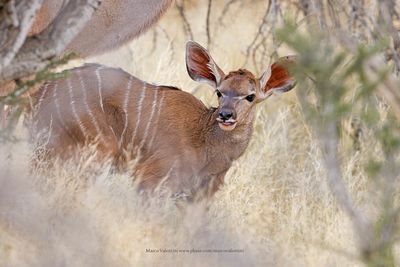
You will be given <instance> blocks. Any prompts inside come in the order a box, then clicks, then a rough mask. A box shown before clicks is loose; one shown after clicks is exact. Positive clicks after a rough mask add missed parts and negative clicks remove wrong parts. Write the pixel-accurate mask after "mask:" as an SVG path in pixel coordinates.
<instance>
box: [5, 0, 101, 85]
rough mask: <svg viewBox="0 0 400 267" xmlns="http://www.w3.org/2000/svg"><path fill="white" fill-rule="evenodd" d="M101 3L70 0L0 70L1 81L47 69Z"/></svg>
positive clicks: (87, 0)
mask: <svg viewBox="0 0 400 267" xmlns="http://www.w3.org/2000/svg"><path fill="white" fill-rule="evenodd" d="M101 2H102V0H76V1H69V2H68V4H67V5H66V6H65V8H64V9H63V10H62V12H61V13H60V15H59V16H57V18H56V20H55V21H53V23H52V24H51V25H50V26H49V27H47V28H46V29H45V30H44V31H43V32H42V33H40V34H38V35H35V36H32V37H29V38H27V39H26V42H25V44H24V45H23V46H22V47H21V49H20V51H19V52H18V55H17V56H16V57H15V58H14V60H13V62H12V64H10V66H8V67H6V68H5V69H4V70H2V72H1V73H0V84H1V83H4V82H6V81H9V80H13V79H16V78H20V77H23V76H26V75H30V74H33V73H35V72H37V71H39V70H42V69H43V68H45V66H46V65H48V64H49V63H50V62H51V60H52V59H54V58H55V57H57V56H59V55H61V54H62V52H63V51H64V49H65V48H66V47H67V45H68V44H69V43H70V42H71V41H72V40H73V39H74V38H75V36H76V35H77V34H78V33H79V32H80V31H81V30H82V29H83V27H84V26H85V24H86V23H87V22H88V21H89V20H90V18H91V16H92V15H93V13H94V12H95V10H96V9H97V8H98V7H99V6H100V4H101Z"/></svg>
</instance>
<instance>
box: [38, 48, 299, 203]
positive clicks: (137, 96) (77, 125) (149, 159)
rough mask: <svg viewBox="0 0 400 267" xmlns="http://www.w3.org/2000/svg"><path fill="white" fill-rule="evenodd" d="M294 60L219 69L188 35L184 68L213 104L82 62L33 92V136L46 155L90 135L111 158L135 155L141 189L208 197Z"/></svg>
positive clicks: (288, 85)
mask: <svg viewBox="0 0 400 267" xmlns="http://www.w3.org/2000/svg"><path fill="white" fill-rule="evenodd" d="M293 60H294V58H293V57H284V58H281V59H280V60H279V61H278V62H276V63H274V64H272V65H271V66H270V67H269V68H268V69H267V71H266V72H265V73H264V74H263V75H262V76H261V78H259V79H258V78H255V76H254V75H253V74H252V73H251V72H249V71H247V70H244V69H240V70H237V71H232V72H230V73H229V74H227V75H225V74H224V72H223V71H222V70H221V69H220V68H219V67H218V66H217V65H216V63H215V62H214V60H213V59H212V58H211V56H210V55H209V53H208V52H207V51H206V50H205V49H204V48H203V47H201V46H200V45H199V44H197V43H195V42H188V44H187V47H186V65H187V71H188V73H189V75H190V77H191V78H192V79H193V80H195V81H199V82H205V83H207V84H209V85H211V86H212V87H213V88H214V90H216V94H217V96H218V102H219V106H218V107H217V108H212V107H211V108H207V107H206V106H205V105H204V104H203V103H202V102H201V101H200V100H198V99H197V98H196V97H194V96H193V95H191V94H189V93H187V92H184V91H181V90H179V89H177V88H175V87H169V86H157V85H152V84H149V83H146V82H144V81H141V80H139V79H138V78H135V77H133V76H131V75H130V74H128V73H126V72H125V71H123V70H121V69H114V68H108V67H105V66H101V65H93V64H91V65H85V66H83V67H80V68H76V69H73V70H71V71H70V74H69V75H68V77H67V78H65V79H62V80H57V81H51V82H48V83H46V84H45V85H44V86H43V87H42V88H41V89H40V90H39V91H38V92H37V93H36V94H35V96H34V97H35V101H34V102H35V104H34V106H33V117H32V128H31V129H32V136H33V137H37V136H38V135H40V133H45V134H44V135H42V138H41V140H42V141H43V142H41V146H42V147H44V148H45V151H47V152H48V155H49V156H50V157H52V156H61V157H67V156H69V154H70V153H73V152H74V151H75V150H76V148H77V147H79V146H85V145H87V144H92V143H96V144H97V150H98V152H99V154H100V155H102V157H103V158H108V157H111V158H112V159H114V160H115V161H116V164H121V162H124V161H125V160H126V155H128V156H130V157H132V158H135V157H136V160H137V164H136V167H135V170H134V177H135V179H136V181H137V184H138V185H139V190H143V191H145V192H151V191H153V190H155V189H156V188H167V189H168V190H170V192H171V193H172V194H173V195H174V196H176V197H182V198H185V199H187V200H199V199H203V198H208V197H210V196H212V195H213V194H214V193H215V192H216V191H217V190H218V188H219V187H220V186H221V185H222V184H223V182H224V177H225V174H226V172H227V171H228V170H229V168H230V167H231V165H232V162H233V161H234V160H236V159H237V158H238V157H240V156H241V155H242V154H243V152H244V151H245V149H246V147H247V146H248V143H249V140H250V137H251V135H252V132H253V124H254V117H255V107H256V104H257V103H260V102H261V101H263V100H264V99H266V98H267V97H269V96H270V95H271V94H272V93H273V92H286V91H289V90H290V89H292V88H293V87H294V84H295V83H294V80H293V78H292V77H291V76H290V75H289V72H288V70H287V65H288V64H290V63H291V62H293Z"/></svg>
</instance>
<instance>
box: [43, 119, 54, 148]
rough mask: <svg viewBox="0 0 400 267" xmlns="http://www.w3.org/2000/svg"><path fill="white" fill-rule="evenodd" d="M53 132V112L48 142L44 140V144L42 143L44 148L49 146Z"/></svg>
mask: <svg viewBox="0 0 400 267" xmlns="http://www.w3.org/2000/svg"><path fill="white" fill-rule="evenodd" d="M52 133H53V114H50V125H49V128H48V135H47V140H46V142H44V144H42V147H43V148H44V149H45V148H47V146H48V145H49V143H50V138H51V135H52Z"/></svg>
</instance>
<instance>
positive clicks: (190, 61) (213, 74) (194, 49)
mask: <svg viewBox="0 0 400 267" xmlns="http://www.w3.org/2000/svg"><path fill="white" fill-rule="evenodd" d="M186 69H187V71H188V73H189V76H190V78H192V79H193V80H194V81H197V82H204V83H207V84H209V85H211V86H213V87H215V88H216V87H217V86H218V85H219V84H220V82H221V81H222V79H223V78H224V76H225V74H224V72H223V71H222V70H221V69H220V68H219V67H218V66H217V64H216V63H215V62H214V60H213V59H212V57H211V56H210V54H209V53H208V51H207V50H206V49H204V48H203V47H202V46H201V45H199V44H198V43H196V42H193V41H189V42H187V44H186Z"/></svg>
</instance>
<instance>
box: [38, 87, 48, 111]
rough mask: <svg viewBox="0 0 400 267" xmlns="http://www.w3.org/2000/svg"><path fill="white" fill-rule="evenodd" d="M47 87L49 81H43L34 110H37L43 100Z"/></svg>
mask: <svg viewBox="0 0 400 267" xmlns="http://www.w3.org/2000/svg"><path fill="white" fill-rule="evenodd" d="M48 87H49V83H45V84H44V85H43V91H42V94H41V95H40V98H39V101H38V103H37V105H36V108H35V110H39V108H40V106H41V105H42V102H43V99H44V96H45V95H46V93H47V89H48Z"/></svg>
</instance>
